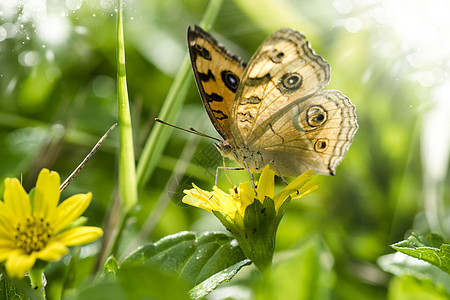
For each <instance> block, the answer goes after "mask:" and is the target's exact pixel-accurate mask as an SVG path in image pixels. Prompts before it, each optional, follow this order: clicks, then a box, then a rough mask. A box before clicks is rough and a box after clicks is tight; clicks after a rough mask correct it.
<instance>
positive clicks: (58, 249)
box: [36, 242, 69, 261]
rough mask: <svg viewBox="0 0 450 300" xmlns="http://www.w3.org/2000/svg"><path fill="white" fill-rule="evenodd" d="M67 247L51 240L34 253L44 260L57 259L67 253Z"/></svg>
mask: <svg viewBox="0 0 450 300" xmlns="http://www.w3.org/2000/svg"><path fill="white" fill-rule="evenodd" d="M68 252H69V249H68V248H67V247H66V246H65V245H64V244H62V243H58V242H51V243H49V244H48V245H47V246H45V248H44V249H42V250H41V251H39V252H37V253H36V257H37V258H39V259H41V260H45V261H57V260H59V259H60V258H61V256H63V255H65V254H67V253H68Z"/></svg>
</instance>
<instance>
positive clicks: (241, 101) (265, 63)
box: [231, 29, 330, 145]
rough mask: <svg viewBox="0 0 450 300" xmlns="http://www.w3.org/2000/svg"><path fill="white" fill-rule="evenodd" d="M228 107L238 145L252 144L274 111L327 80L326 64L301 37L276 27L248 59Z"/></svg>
mask: <svg viewBox="0 0 450 300" xmlns="http://www.w3.org/2000/svg"><path fill="white" fill-rule="evenodd" d="M241 78H242V79H241V85H240V86H239V89H238V91H237V94H236V97H235V101H234V103H233V107H232V112H231V114H232V117H231V130H232V133H233V136H235V139H236V141H237V144H238V145H249V144H252V143H253V142H254V141H255V140H256V139H258V138H259V136H260V135H261V134H262V133H263V131H264V130H267V128H266V127H264V126H263V127H261V125H263V124H264V123H265V121H266V120H267V119H269V118H270V117H271V116H272V115H274V114H275V113H276V112H278V111H280V110H283V109H284V107H286V106H288V105H290V104H291V103H292V102H294V101H295V100H297V99H299V98H303V97H306V96H308V95H312V94H314V93H316V92H317V91H319V90H321V89H322V88H323V87H325V85H327V84H328V81H329V79H330V65H329V64H328V63H327V62H326V61H325V60H324V59H323V58H322V57H321V56H319V55H317V54H315V53H314V51H313V50H312V49H311V47H310V45H309V43H308V42H307V41H306V40H305V37H304V36H303V35H302V34H301V33H299V32H297V31H295V30H292V29H280V30H278V31H277V32H275V33H274V34H272V35H271V36H270V37H269V38H267V39H266V40H265V41H264V42H263V44H262V45H261V46H260V47H259V49H258V50H257V52H256V53H255V55H254V56H253V57H252V59H251V60H250V63H249V65H248V67H247V68H246V70H245V72H244V74H243V76H242V77H241Z"/></svg>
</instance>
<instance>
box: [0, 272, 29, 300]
mask: <svg viewBox="0 0 450 300" xmlns="http://www.w3.org/2000/svg"><path fill="white" fill-rule="evenodd" d="M0 299H1V300H11V299H17V300H19V299H28V297H27V296H26V295H25V294H24V293H23V292H22V291H21V290H19V289H18V288H17V287H16V286H15V285H14V283H12V282H11V281H10V280H9V278H7V277H6V276H5V274H0Z"/></svg>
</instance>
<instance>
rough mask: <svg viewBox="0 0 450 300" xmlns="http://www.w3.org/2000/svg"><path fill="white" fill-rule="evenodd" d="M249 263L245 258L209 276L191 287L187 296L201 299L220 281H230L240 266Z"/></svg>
mask: <svg viewBox="0 0 450 300" xmlns="http://www.w3.org/2000/svg"><path fill="white" fill-rule="evenodd" d="M249 264H251V261H250V260H249V259H246V260H243V261H240V262H238V263H237V264H234V265H232V266H231V267H229V268H227V269H225V270H223V271H221V272H219V273H217V274H215V275H213V276H211V277H209V278H208V279H206V280H205V281H203V282H202V283H200V284H198V285H196V286H195V287H194V288H193V289H191V291H190V292H189V296H190V297H191V299H195V300H196V299H202V298H203V297H205V296H206V295H208V294H209V293H210V292H211V291H213V290H214V289H215V288H217V287H218V286H219V285H220V284H221V283H222V282H224V281H230V280H231V279H232V278H233V277H234V275H236V274H237V272H238V271H239V270H240V269H241V268H242V267H244V266H246V265H249Z"/></svg>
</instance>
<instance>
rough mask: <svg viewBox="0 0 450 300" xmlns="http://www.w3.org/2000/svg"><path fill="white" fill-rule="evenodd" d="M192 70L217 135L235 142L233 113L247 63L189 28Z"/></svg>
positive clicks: (203, 33) (206, 36)
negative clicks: (231, 123) (233, 105)
mask: <svg viewBox="0 0 450 300" xmlns="http://www.w3.org/2000/svg"><path fill="white" fill-rule="evenodd" d="M188 47H189V54H190V57H191V64H192V69H193V70H194V76H195V80H196V82H197V87H198V89H199V91H200V95H201V98H202V101H203V105H204V106H205V109H206V111H207V113H208V116H209V118H210V119H211V122H212V123H213V125H214V127H215V128H216V130H217V132H218V133H219V134H220V135H221V136H222V137H223V138H224V139H225V140H227V139H232V138H233V137H232V135H231V131H230V114H231V107H232V103H233V99H234V97H235V94H236V91H237V89H238V86H239V83H240V81H241V77H242V74H243V72H244V69H245V63H244V62H243V61H241V60H240V59H239V58H238V57H237V56H235V55H233V54H231V53H230V52H229V51H227V50H226V49H225V48H224V47H223V46H221V45H219V44H218V43H217V41H216V40H215V39H214V38H213V37H212V36H211V35H210V34H208V33H206V32H205V31H203V30H202V29H201V28H200V27H198V26H195V27H193V28H192V27H189V28H188Z"/></svg>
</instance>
